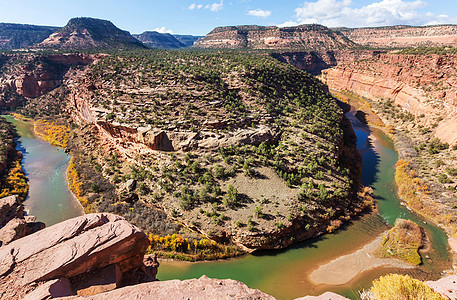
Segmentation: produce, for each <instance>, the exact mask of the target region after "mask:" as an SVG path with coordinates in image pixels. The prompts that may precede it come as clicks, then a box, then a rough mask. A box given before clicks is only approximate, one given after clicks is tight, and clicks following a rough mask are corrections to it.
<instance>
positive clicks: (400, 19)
mask: <svg viewBox="0 0 457 300" xmlns="http://www.w3.org/2000/svg"><path fill="white" fill-rule="evenodd" d="M426 6H427V3H426V2H425V1H422V0H412V1H408V0H381V1H379V0H378V2H372V3H371V4H368V5H365V6H362V7H360V8H356V7H354V5H353V3H352V1H351V0H317V1H316V2H311V1H305V2H304V3H303V5H301V6H299V7H297V8H296V9H295V20H289V21H287V22H285V23H283V24H281V25H280V26H290V24H293V23H297V24H310V23H318V24H323V25H326V26H329V27H339V26H346V27H367V26H384V25H399V24H402V25H424V24H442V23H453V22H456V21H457V19H456V18H451V17H449V16H446V15H439V16H437V15H435V14H433V13H431V12H421V11H420V10H419V9H422V8H424V7H426Z"/></svg>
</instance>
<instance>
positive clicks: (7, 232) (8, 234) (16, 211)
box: [0, 195, 45, 247]
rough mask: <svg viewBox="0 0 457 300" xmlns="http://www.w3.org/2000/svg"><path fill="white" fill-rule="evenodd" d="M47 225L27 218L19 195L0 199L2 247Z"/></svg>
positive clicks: (32, 218) (0, 237) (30, 217)
mask: <svg viewBox="0 0 457 300" xmlns="http://www.w3.org/2000/svg"><path fill="white" fill-rule="evenodd" d="M44 227H45V225H44V224H43V223H41V222H35V218H34V217H32V216H26V215H25V212H24V206H23V205H22V203H20V201H19V197H18V196H17V195H13V196H9V197H5V198H1V199H0V247H1V246H5V245H7V244H9V243H11V242H13V241H14V240H17V239H19V238H22V237H24V236H26V235H28V234H31V233H34V232H36V231H38V230H41V229H43V228H44Z"/></svg>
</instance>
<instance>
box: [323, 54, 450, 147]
mask: <svg viewBox="0 0 457 300" xmlns="http://www.w3.org/2000/svg"><path fill="white" fill-rule="evenodd" d="M456 59H457V56H455V55H447V56H443V55H434V54H431V55H402V54H379V55H377V56H375V57H373V58H371V59H367V60H361V61H357V62H353V63H348V64H343V65H340V66H337V67H335V68H332V69H328V70H324V71H323V74H322V80H323V81H324V82H325V83H326V84H328V86H329V88H330V89H334V90H347V91H352V92H354V93H356V94H358V95H360V96H362V97H366V98H370V99H380V98H387V99H392V100H393V101H394V103H395V104H398V105H400V106H401V107H402V108H403V109H404V110H405V111H408V112H410V113H412V114H413V115H415V116H416V117H417V116H420V115H425V116H426V117H427V118H429V123H430V125H431V126H432V125H433V124H434V123H435V122H436V123H437V125H436V126H432V127H436V128H435V129H434V134H435V136H436V137H438V138H439V139H441V140H442V141H444V142H448V143H450V144H455V143H457V116H456V112H457V79H456V77H455V75H456V73H457V72H456V65H457V63H456Z"/></svg>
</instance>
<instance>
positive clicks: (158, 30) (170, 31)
mask: <svg viewBox="0 0 457 300" xmlns="http://www.w3.org/2000/svg"><path fill="white" fill-rule="evenodd" d="M152 31H157V32H160V33H169V34H173V30H170V29H166V28H165V27H164V26H162V27H156V28H154V29H153V30H152Z"/></svg>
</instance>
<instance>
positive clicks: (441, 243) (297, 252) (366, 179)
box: [158, 111, 451, 299]
mask: <svg viewBox="0 0 457 300" xmlns="http://www.w3.org/2000/svg"><path fill="white" fill-rule="evenodd" d="M354 114H355V111H351V112H349V113H347V114H346V116H347V117H348V118H349V120H350V121H351V123H352V125H353V128H354V130H355V132H356V135H357V148H358V149H359V151H360V152H361V154H362V157H363V169H362V183H363V184H364V185H365V186H370V187H372V188H373V190H374V195H375V200H376V202H377V206H378V210H379V214H374V213H373V214H370V215H365V216H363V217H361V218H359V219H358V220H355V221H353V222H352V223H351V224H349V225H347V226H345V227H344V228H343V229H341V230H338V232H337V233H335V234H326V235H324V236H322V237H319V238H317V239H314V240H310V241H306V242H303V243H300V244H297V245H295V246H294V247H292V248H289V249H287V250H283V251H264V252H260V253H255V254H252V255H246V256H243V257H241V258H237V259H232V260H228V261H218V262H198V263H188V262H176V261H163V262H161V263H160V268H159V273H158V278H159V279H160V280H170V279H190V278H198V277H200V276H201V275H207V276H208V277H212V278H219V279H225V278H231V279H235V280H239V281H242V282H244V283H245V284H247V285H248V286H249V287H251V288H256V289H260V290H262V291H263V292H266V293H268V294H271V295H273V296H274V297H276V298H278V299H294V298H296V297H301V296H305V295H318V294H321V293H323V292H325V291H333V292H336V293H339V294H342V295H344V296H346V297H349V298H352V299H356V298H357V297H358V291H359V290H360V289H362V288H368V287H370V286H371V282H372V280H374V279H375V278H377V277H379V276H381V275H385V274H387V273H390V272H397V273H408V274H411V275H413V276H415V277H419V278H420V279H425V278H427V279H437V278H439V277H440V272H441V271H443V270H444V269H448V268H450V267H451V260H450V257H449V254H448V252H447V237H446V235H445V233H444V232H443V231H442V230H441V229H439V228H437V227H435V226H431V225H429V224H425V223H424V220H422V219H421V218H420V217H418V216H416V215H415V214H413V213H411V212H410V211H409V210H408V209H407V208H406V207H405V206H403V205H401V204H400V201H399V199H398V197H397V194H396V187H395V182H394V173H395V169H394V166H395V163H396V162H397V159H398V156H397V153H396V152H395V149H394V146H393V143H392V141H391V140H390V139H389V138H388V137H387V136H386V135H385V134H384V133H383V132H382V131H380V130H377V129H370V128H369V127H367V126H366V125H364V124H362V123H361V122H360V121H359V120H358V119H356V118H355V117H354ZM397 218H405V219H410V220H412V221H414V222H416V223H418V224H420V226H422V227H424V228H425V230H426V231H427V233H428V235H429V237H430V239H431V241H432V244H433V250H431V251H430V252H429V253H428V255H429V257H430V259H425V258H423V260H424V264H423V265H422V266H420V267H419V268H416V269H414V270H408V271H406V270H399V269H392V268H383V267H380V268H376V269H373V270H370V271H366V272H364V273H362V274H360V275H359V276H358V277H357V278H355V279H353V280H352V281H351V282H349V283H348V284H345V285H340V286H330V285H315V284H313V283H312V282H311V281H310V280H309V279H308V276H309V274H310V273H311V272H312V271H314V270H315V269H317V268H318V267H319V266H320V265H323V264H325V263H328V262H330V261H331V260H333V259H335V258H337V257H339V256H341V255H344V254H349V253H352V252H354V251H356V250H358V249H360V248H362V247H363V245H365V244H367V243H369V242H370V241H372V240H374V239H375V237H377V236H378V235H380V234H381V233H382V232H384V231H385V230H387V229H388V226H387V224H389V225H393V224H394V223H395V220H396V219H397Z"/></svg>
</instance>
